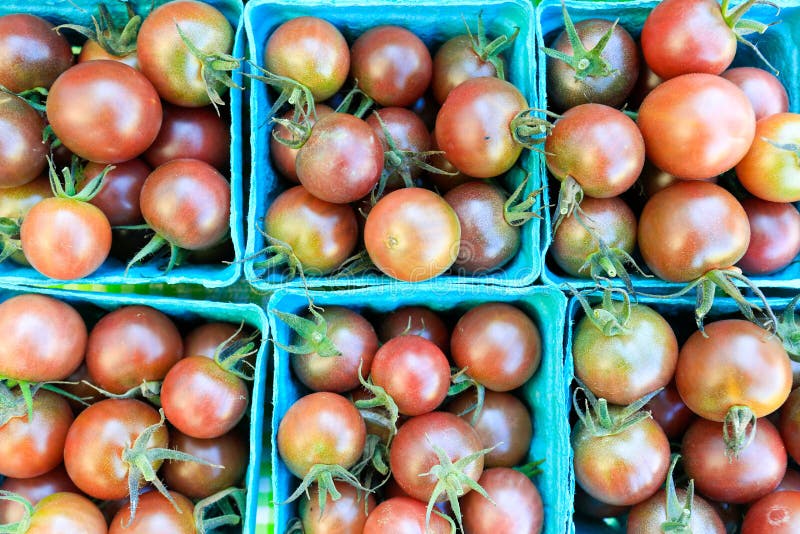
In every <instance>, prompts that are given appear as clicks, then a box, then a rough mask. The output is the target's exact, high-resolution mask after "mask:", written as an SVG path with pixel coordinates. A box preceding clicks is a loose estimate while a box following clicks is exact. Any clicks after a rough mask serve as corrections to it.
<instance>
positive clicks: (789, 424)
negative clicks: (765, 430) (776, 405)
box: [778, 388, 800, 461]
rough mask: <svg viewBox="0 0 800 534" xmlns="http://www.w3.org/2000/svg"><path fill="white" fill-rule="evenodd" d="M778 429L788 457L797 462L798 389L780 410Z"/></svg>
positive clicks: (799, 449) (799, 451)
mask: <svg viewBox="0 0 800 534" xmlns="http://www.w3.org/2000/svg"><path fill="white" fill-rule="evenodd" d="M778 428H779V429H780V431H781V437H782V438H783V443H784V444H785V445H786V449H787V450H788V452H789V455H791V457H792V459H793V460H795V461H797V459H798V458H800V388H798V389H795V390H794V391H792V393H791V395H789V398H788V399H787V400H786V404H784V405H783V408H781V419H780V423H779V427H778Z"/></svg>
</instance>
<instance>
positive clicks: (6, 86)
mask: <svg viewBox="0 0 800 534" xmlns="http://www.w3.org/2000/svg"><path fill="white" fill-rule="evenodd" d="M128 15H129V18H130V20H129V21H128V22H127V24H126V25H125V26H124V27H123V28H120V27H118V26H117V25H116V24H115V22H114V19H113V17H112V15H111V14H110V12H109V11H108V9H107V8H106V7H105V6H102V5H101V6H100V7H99V8H98V14H97V15H96V16H94V17H93V22H94V26H93V27H92V28H87V27H82V26H78V25H74V24H64V25H61V26H58V27H55V28H54V27H53V25H52V24H50V23H49V22H48V21H46V20H44V19H42V18H40V17H37V16H35V15H32V14H25V13H14V14H8V15H4V16H1V17H0V86H2V91H0V124H2V125H3V132H2V135H0V220H2V223H3V224H2V232H0V234H1V235H0V237H1V238H2V242H3V251H2V255H0V259H3V260H5V259H9V258H10V260H11V261H14V262H16V263H19V264H21V265H25V266H31V267H33V268H34V269H35V270H36V271H38V272H39V273H41V274H42V275H44V276H46V277H48V278H52V279H56V280H75V279H80V278H84V277H87V276H90V275H91V274H92V273H94V272H95V271H96V270H97V269H98V268H100V266H101V265H102V264H103V263H104V262H105V261H106V259H107V258H108V257H109V255H112V256H116V257H118V258H119V259H120V260H122V261H124V262H127V263H128V265H129V267H130V266H132V265H135V264H138V263H140V262H142V261H144V260H150V259H157V260H158V261H159V262H160V261H161V260H163V259H164V258H163V256H164V252H165V250H162V249H168V250H169V254H168V255H167V257H168V262H167V263H166V268H167V270H169V269H171V268H172V267H174V266H175V265H177V264H179V263H180V262H181V261H183V260H184V259H185V258H186V256H187V255H189V256H190V257H191V256H192V255H194V256H196V258H195V259H196V260H198V261H201V262H203V261H211V260H214V257H216V261H220V260H221V259H223V258H225V257H226V256H227V255H228V254H229V252H228V246H229V239H228V234H229V228H230V206H231V190H230V184H229V182H228V180H227V179H226V178H225V177H224V175H223V174H222V173H226V172H227V171H228V164H229V153H230V141H231V139H230V127H229V125H228V124H227V122H228V121H227V119H225V118H223V116H221V114H220V105H221V104H223V101H222V97H221V94H222V93H223V92H224V90H226V89H227V88H228V87H230V86H233V85H234V83H233V81H232V79H231V78H230V76H228V75H227V74H226V70H231V69H234V68H237V67H238V61H237V60H235V59H234V58H232V57H231V56H230V55H229V54H230V52H231V50H232V46H233V39H234V29H233V27H232V26H231V24H230V22H228V20H227V19H226V18H225V16H224V15H223V14H222V13H221V12H220V11H219V10H217V9H216V8H214V7H213V6H211V5H208V4H206V3H203V2H198V1H194V0H178V1H173V2H169V3H165V4H163V5H161V6H159V7H157V8H155V9H152V11H151V12H148V13H146V14H144V15H139V14H136V13H134V12H133V9H132V8H131V7H130V6H128ZM73 44H75V45H76V46H77V47H78V48H79V53H78V55H77V56H75V55H74V54H73V49H74V47H73ZM226 62H227V63H226ZM223 109H224V108H223ZM148 239H149V242H148V241H147V240H148ZM137 249H139V250H137ZM209 253H210V257H209Z"/></svg>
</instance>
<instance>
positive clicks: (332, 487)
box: [280, 464, 369, 513]
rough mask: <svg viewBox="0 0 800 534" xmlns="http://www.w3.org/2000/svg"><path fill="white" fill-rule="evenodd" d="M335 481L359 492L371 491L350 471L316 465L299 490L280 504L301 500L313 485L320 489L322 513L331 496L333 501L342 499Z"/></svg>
mask: <svg viewBox="0 0 800 534" xmlns="http://www.w3.org/2000/svg"><path fill="white" fill-rule="evenodd" d="M335 480H340V481H342V482H345V483H347V484H350V485H351V486H353V487H354V488H356V490H358V491H359V492H362V491H363V492H368V491H369V490H368V489H367V488H365V487H364V486H362V485H361V482H360V481H359V480H358V478H356V476H355V475H354V474H353V473H351V472H350V471H348V470H347V469H346V468H344V467H342V466H341V465H325V464H316V465H314V466H313V467H311V469H310V470H309V472H308V474H307V475H306V476H305V478H303V481H302V482H301V483H300V485H299V486H297V489H296V490H295V491H294V493H292V494H291V495H290V496H289V498H288V499H286V501H284V502H283V503H280V504H286V503H290V502H292V501H295V500H297V499H299V498H300V496H301V495H303V494H304V493H306V492H307V491H308V489H309V488H310V487H311V485H312V484H316V485H317V488H318V489H319V502H318V504H319V510H320V513H322V512H324V511H325V504H326V503H327V501H328V495H330V497H331V500H332V501H338V500H339V499H341V498H342V494H341V492H340V491H339V490H338V489H336V483H335V482H334V481H335Z"/></svg>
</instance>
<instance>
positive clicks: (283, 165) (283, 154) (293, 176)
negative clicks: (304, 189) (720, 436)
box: [269, 104, 333, 184]
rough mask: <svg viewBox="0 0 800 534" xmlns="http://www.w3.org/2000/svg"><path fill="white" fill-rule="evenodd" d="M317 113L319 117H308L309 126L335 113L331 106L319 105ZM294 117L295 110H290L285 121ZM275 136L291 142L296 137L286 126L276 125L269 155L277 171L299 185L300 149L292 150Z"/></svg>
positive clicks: (271, 138) (284, 116)
mask: <svg viewBox="0 0 800 534" xmlns="http://www.w3.org/2000/svg"><path fill="white" fill-rule="evenodd" d="M315 109H316V112H317V115H316V117H314V116H313V115H309V116H308V121H309V126H312V127H313V126H314V124H316V123H317V117H324V116H325V115H330V114H331V113H333V108H332V107H330V106H326V105H325V104H317V105H316V108H315ZM293 115H294V110H291V109H290V110H289V111H287V112H286V113H284V115H283V117H282V118H284V119H291V118H292V116H293ZM275 135H277V136H278V137H280V138H281V139H286V140H289V141H294V140H295V139H294V137H293V136H292V134H291V132H289V129H288V128H286V127H285V126H283V125H281V124H278V123H275V127H274V129H273V131H272V135H271V136H270V138H269V153H270V155H271V156H272V163H274V164H275V168H276V169H277V171H278V172H279V173H280V174H281V176H283V177H284V178H286V179H287V180H289V181H290V182H292V183H295V184H299V183H300V179H299V178H298V177H297V166H296V162H297V151H298V150H299V149H298V148H290V147H288V146H286V145H284V144H283V143H281V142H279V141H277V140H276V139H275Z"/></svg>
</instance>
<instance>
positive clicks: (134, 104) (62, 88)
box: [47, 15, 162, 163]
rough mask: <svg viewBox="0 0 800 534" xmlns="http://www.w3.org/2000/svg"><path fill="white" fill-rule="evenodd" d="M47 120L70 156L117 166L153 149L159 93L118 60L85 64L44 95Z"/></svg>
mask: <svg viewBox="0 0 800 534" xmlns="http://www.w3.org/2000/svg"><path fill="white" fill-rule="evenodd" d="M151 16H152V15H151ZM140 35H141V34H140ZM47 118H48V120H49V121H50V126H52V127H53V132H54V133H55V134H56V136H57V137H58V138H59V139H60V140H61V142H62V143H64V145H65V146H66V147H67V148H69V149H70V150H71V151H72V152H73V153H75V154H77V155H78V156H80V157H82V158H84V159H88V160H89V161H95V162H98V163H120V162H123V161H128V160H130V159H133V158H135V157H136V156H138V155H139V154H141V153H142V152H144V151H145V150H147V147H149V146H150V145H151V144H152V142H153V141H154V140H155V138H156V136H157V135H158V130H159V128H161V118H162V111H161V102H160V101H159V99H158V93H156V90H155V89H154V88H153V86H152V84H151V83H150V82H149V81H148V79H147V78H145V77H144V75H142V73H141V72H139V71H138V70H136V69H134V68H131V67H129V66H127V65H124V64H122V63H119V62H117V61H89V62H88V63H80V64H78V65H75V66H74V67H72V68H71V69H69V70H68V71H66V72H65V73H64V74H62V75H61V76H59V77H58V79H57V80H56V82H55V83H54V84H53V87H52V88H51V89H50V94H49V95H48V96H47Z"/></svg>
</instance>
